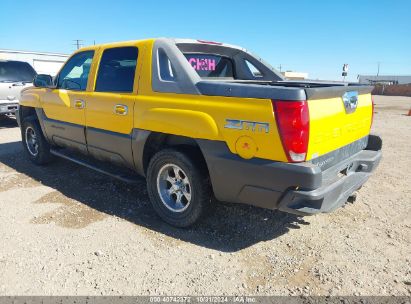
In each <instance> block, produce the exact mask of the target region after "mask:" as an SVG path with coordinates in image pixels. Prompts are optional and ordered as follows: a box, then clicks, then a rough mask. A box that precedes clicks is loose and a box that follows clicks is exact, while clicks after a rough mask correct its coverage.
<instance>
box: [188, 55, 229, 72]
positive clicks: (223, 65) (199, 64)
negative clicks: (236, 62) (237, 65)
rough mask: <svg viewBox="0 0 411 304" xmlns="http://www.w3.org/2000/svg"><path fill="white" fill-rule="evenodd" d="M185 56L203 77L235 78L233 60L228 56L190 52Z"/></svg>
mask: <svg viewBox="0 0 411 304" xmlns="http://www.w3.org/2000/svg"><path fill="white" fill-rule="evenodd" d="M184 56H185V57H186V59H187V61H188V62H189V63H190V65H191V66H192V67H193V69H194V70H195V71H196V72H197V74H198V75H199V76H200V77H201V78H234V68H233V62H232V61H231V59H230V58H228V57H224V56H220V55H214V54H190V53H185V54H184Z"/></svg>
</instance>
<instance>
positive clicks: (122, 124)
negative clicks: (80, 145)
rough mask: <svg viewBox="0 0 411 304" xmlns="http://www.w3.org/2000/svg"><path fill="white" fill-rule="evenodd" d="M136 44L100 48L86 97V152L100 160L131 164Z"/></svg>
mask: <svg viewBox="0 0 411 304" xmlns="http://www.w3.org/2000/svg"><path fill="white" fill-rule="evenodd" d="M137 58H138V48H137V47H136V46H125V47H115V48H106V49H102V50H101V59H100V63H99V66H98V69H97V74H96V79H95V86H94V92H93V94H92V96H90V98H88V99H87V108H86V125H87V127H86V136H87V145H88V151H89V153H90V154H92V155H93V156H94V157H96V158H98V159H101V160H110V161H112V162H114V163H116V164H118V165H123V166H127V167H133V157H132V150H131V135H132V131H133V126H134V125H133V110H134V102H135V99H136V95H135V94H136V92H137V80H138V79H137V75H136V74H137V73H136V71H137Z"/></svg>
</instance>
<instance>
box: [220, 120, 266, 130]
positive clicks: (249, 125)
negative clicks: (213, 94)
mask: <svg viewBox="0 0 411 304" xmlns="http://www.w3.org/2000/svg"><path fill="white" fill-rule="evenodd" d="M225 121H226V124H225V125H224V128H226V129H236V130H247V131H248V130H249V131H252V132H265V133H268V132H270V124H269V123H268V122H259V121H249V120H238V119H226V120H225Z"/></svg>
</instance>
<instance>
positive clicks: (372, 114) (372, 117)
mask: <svg viewBox="0 0 411 304" xmlns="http://www.w3.org/2000/svg"><path fill="white" fill-rule="evenodd" d="M371 104H372V110H371V111H372V112H371V125H370V129H371V127H372V124H373V122H374V96H373V95H371Z"/></svg>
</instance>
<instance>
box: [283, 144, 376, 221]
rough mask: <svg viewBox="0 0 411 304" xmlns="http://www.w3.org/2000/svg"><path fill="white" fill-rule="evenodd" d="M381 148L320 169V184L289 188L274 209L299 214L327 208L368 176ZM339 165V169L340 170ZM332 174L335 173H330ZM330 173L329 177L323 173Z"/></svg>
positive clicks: (335, 205) (339, 203)
mask: <svg viewBox="0 0 411 304" xmlns="http://www.w3.org/2000/svg"><path fill="white" fill-rule="evenodd" d="M381 156H382V153H381V151H371V150H363V151H361V152H359V153H357V154H356V155H353V156H352V157H350V158H348V159H347V161H345V162H344V163H343V164H340V165H339V166H338V165H337V166H336V167H332V168H330V169H328V170H331V171H332V174H330V173H331V172H327V171H328V170H326V171H324V172H323V179H324V184H323V185H322V186H321V187H319V188H317V189H314V190H299V189H298V190H289V191H287V192H285V193H284V196H283V197H282V198H281V199H280V201H279V202H278V207H277V208H278V209H279V210H282V211H286V212H290V213H296V214H299V215H310V214H315V213H320V212H331V211H333V210H335V209H337V208H339V207H341V206H342V205H344V204H345V203H346V202H347V200H348V198H349V197H350V196H351V195H352V194H353V193H354V192H355V191H356V190H358V189H359V188H361V186H362V185H363V184H364V183H365V182H366V181H367V180H368V178H369V177H370V176H371V173H372V172H373V171H374V169H375V168H376V167H377V166H378V164H379V162H380V160H381ZM340 169H341V170H340ZM334 174H335V175H334ZM327 175H329V176H330V177H331V176H334V178H331V179H329V180H327V179H326V176H327Z"/></svg>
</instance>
